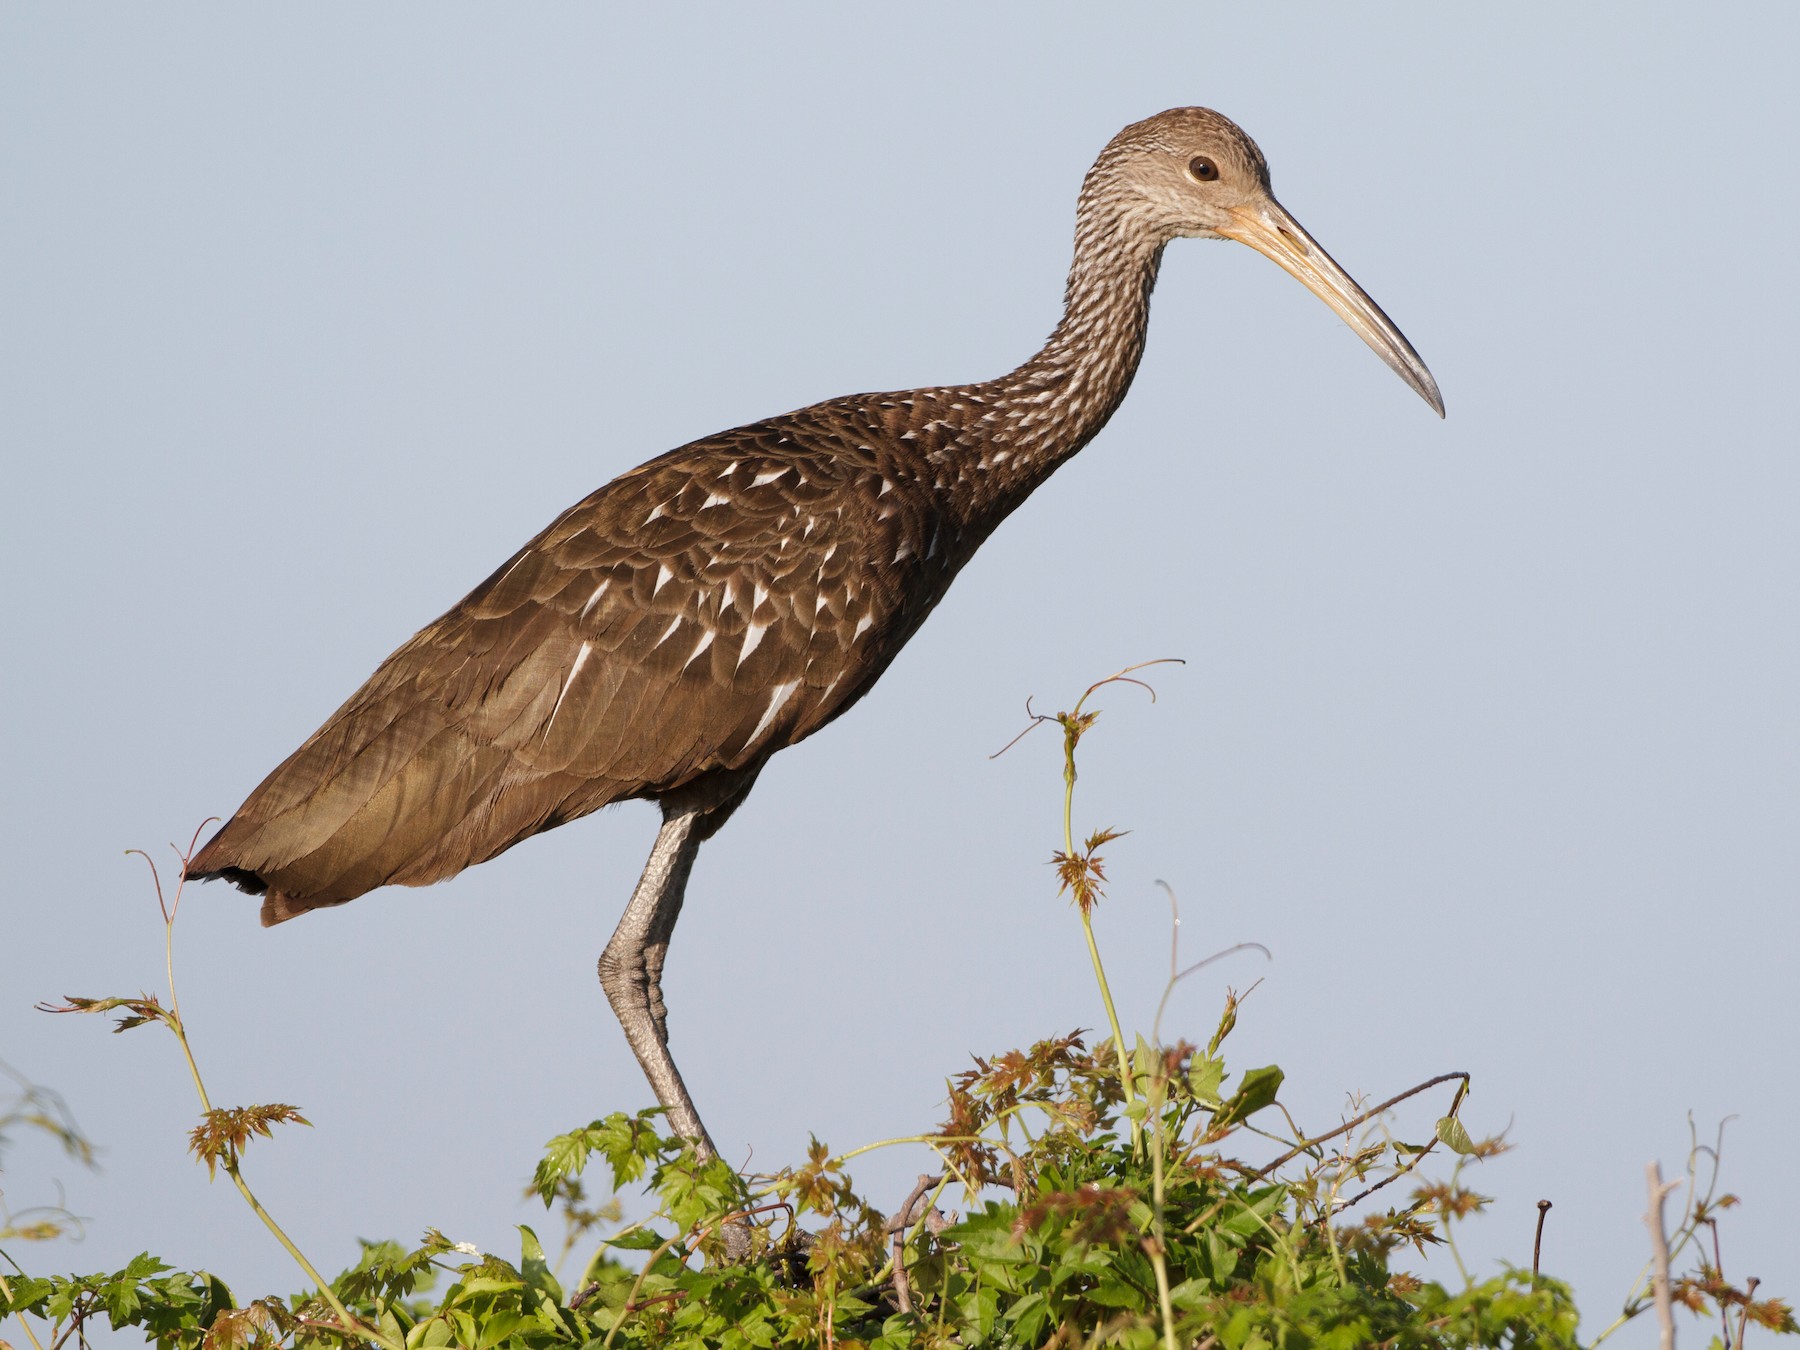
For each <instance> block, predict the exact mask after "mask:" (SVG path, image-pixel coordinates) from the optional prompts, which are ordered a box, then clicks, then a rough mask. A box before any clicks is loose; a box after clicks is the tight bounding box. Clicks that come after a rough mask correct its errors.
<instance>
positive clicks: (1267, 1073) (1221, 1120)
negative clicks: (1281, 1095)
mask: <svg viewBox="0 0 1800 1350" xmlns="http://www.w3.org/2000/svg"><path fill="white" fill-rule="evenodd" d="M1281 1080H1282V1072H1281V1070H1280V1069H1278V1068H1276V1067H1275V1066H1274V1065H1273V1064H1270V1065H1268V1066H1267V1067H1266V1068H1261V1069H1251V1070H1249V1071H1248V1072H1246V1073H1245V1074H1244V1076H1243V1078H1242V1080H1241V1081H1240V1082H1239V1083H1238V1090H1237V1091H1236V1092H1234V1093H1232V1094H1231V1100H1230V1101H1228V1102H1226V1103H1225V1105H1224V1106H1223V1107H1221V1108H1220V1109H1219V1111H1218V1114H1217V1115H1215V1116H1214V1117H1213V1123H1214V1124H1215V1125H1235V1124H1237V1123H1238V1122H1239V1121H1242V1120H1247V1119H1248V1118H1249V1117H1251V1116H1253V1115H1255V1114H1256V1113H1257V1112H1258V1111H1260V1110H1262V1109H1263V1107H1265V1106H1269V1105H1272V1104H1273V1103H1274V1101H1275V1094H1276V1093H1278V1092H1280V1091H1281Z"/></svg>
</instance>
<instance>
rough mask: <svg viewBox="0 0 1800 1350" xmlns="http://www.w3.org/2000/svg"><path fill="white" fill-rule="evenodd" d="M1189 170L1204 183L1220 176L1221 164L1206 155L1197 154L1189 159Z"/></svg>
mask: <svg viewBox="0 0 1800 1350" xmlns="http://www.w3.org/2000/svg"><path fill="white" fill-rule="evenodd" d="M1188 172H1189V173H1191V174H1193V175H1194V177H1196V178H1198V179H1199V180H1200V181H1201V182H1202V183H1210V182H1212V181H1213V180H1214V179H1215V178H1217V177H1218V176H1219V166H1218V165H1217V164H1214V163H1213V162H1212V161H1211V160H1210V159H1208V158H1207V157H1206V156H1205V155H1195V156H1194V157H1193V158H1192V159H1190V160H1189V161H1188Z"/></svg>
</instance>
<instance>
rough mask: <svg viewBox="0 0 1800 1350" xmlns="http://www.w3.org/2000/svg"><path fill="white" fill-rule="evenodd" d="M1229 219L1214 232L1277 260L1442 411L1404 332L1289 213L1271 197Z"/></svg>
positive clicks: (1433, 385) (1432, 383) (1434, 383)
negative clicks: (1228, 222) (1226, 223)
mask: <svg viewBox="0 0 1800 1350" xmlns="http://www.w3.org/2000/svg"><path fill="white" fill-rule="evenodd" d="M1231 218H1232V219H1231V223H1230V224H1229V225H1224V226H1221V227H1219V228H1218V233H1219V234H1222V235H1224V236H1225V237H1226V238H1227V239H1235V240H1237V241H1238V242H1239V243H1240V244H1248V245H1250V247H1251V248H1253V249H1255V250H1256V251H1257V252H1258V253H1260V254H1262V255H1263V256H1264V257H1265V258H1269V259H1272V260H1273V261H1274V262H1277V263H1279V264H1280V265H1281V266H1282V267H1283V268H1285V269H1286V270H1287V271H1288V272H1291V273H1292V274H1293V275H1294V276H1296V277H1298V278H1299V279H1300V280H1301V281H1302V282H1304V283H1305V285H1306V289H1307V290H1309V291H1311V292H1312V293H1313V294H1314V295H1316V296H1318V297H1319V299H1321V300H1323V301H1324V302H1325V303H1326V304H1328V305H1330V306H1331V307H1332V309H1334V310H1336V311H1337V314H1338V317H1339V318H1341V319H1342V320H1343V321H1344V322H1345V323H1347V324H1349V325H1350V327H1351V328H1353V329H1355V330H1356V333H1357V335H1358V336H1359V337H1361V338H1362V340H1363V341H1364V342H1366V343H1368V344H1369V346H1370V347H1371V348H1372V349H1373V350H1374V352H1375V355H1377V356H1379V357H1380V358H1381V359H1382V360H1383V361H1386V362H1387V363H1388V365H1389V366H1391V367H1392V368H1393V370H1394V373H1395V374H1396V375H1398V376H1399V377H1400V378H1401V379H1403V380H1405V381H1406V382H1407V383H1408V384H1410V385H1411V386H1412V387H1413V389H1414V391H1415V392H1417V394H1418V395H1419V397H1420V398H1422V399H1424V400H1425V401H1426V402H1427V403H1429V404H1430V405H1431V406H1432V408H1433V409H1434V410H1435V411H1436V412H1437V415H1438V416H1439V417H1442V416H1443V415H1444V400H1443V396H1442V395H1440V394H1439V393H1438V387H1437V381H1436V380H1434V379H1432V378H1431V372H1430V371H1429V370H1427V369H1426V368H1425V363H1424V362H1423V361H1421V360H1420V359H1419V354H1418V353H1417V352H1416V351H1414V350H1413V346H1412V343H1410V342H1408V341H1407V340H1406V335H1405V334H1403V333H1402V332H1401V331H1400V330H1399V329H1398V328H1396V327H1394V321H1393V320H1392V319H1390V318H1388V316H1387V315H1385V314H1383V313H1382V312H1381V306H1380V305H1378V304H1376V303H1375V302H1374V301H1373V300H1371V299H1369V296H1368V293H1367V292H1366V291H1364V290H1363V288H1362V287H1361V286H1358V285H1357V284H1356V283H1355V282H1354V281H1352V280H1351V279H1350V274H1349V273H1348V272H1346V271H1345V270H1344V269H1343V268H1341V267H1339V266H1338V265H1337V263H1335V262H1333V261H1332V257H1331V255H1330V254H1329V253H1327V252H1326V251H1325V250H1324V249H1322V248H1320V247H1319V243H1318V241H1317V240H1316V239H1314V238H1313V237H1312V236H1311V235H1310V234H1308V233H1307V232H1306V231H1305V230H1304V229H1302V228H1301V227H1300V222H1299V221H1297V220H1295V219H1294V218H1293V217H1292V216H1290V215H1289V214H1288V213H1287V211H1286V209H1285V208H1283V207H1282V205H1281V203H1280V202H1278V201H1276V200H1275V199H1274V198H1273V197H1265V198H1263V199H1262V200H1261V201H1258V202H1254V203H1252V204H1250V205H1247V206H1240V207H1237V208H1234V209H1233V210H1232V212H1231Z"/></svg>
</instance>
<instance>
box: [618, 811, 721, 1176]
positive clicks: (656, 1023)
mask: <svg viewBox="0 0 1800 1350" xmlns="http://www.w3.org/2000/svg"><path fill="white" fill-rule="evenodd" d="M701 820H702V816H701V814H700V813H699V812H698V811H694V810H688V811H681V812H678V813H676V814H674V815H671V816H669V817H668V818H667V819H665V820H664V821H663V827H662V830H661V831H660V832H659V833H658V834H657V836H656V845H655V847H653V848H652V849H651V850H650V861H649V862H648V863H647V864H645V866H644V875H643V876H641V877H640V878H638V884H637V889H636V890H634V891H633V892H632V893H631V903H630V904H629V905H627V906H626V907H625V915H624V917H623V918H621V919H620V920H619V926H618V928H617V929H616V930H615V931H614V933H613V935H612V941H610V942H608V943H607V944H606V950H605V951H604V952H602V953H601V955H600V987H601V988H603V989H604V990H606V997H607V1001H608V1002H610V1003H611V1004H612V1007H613V1012H615V1013H617V1014H618V1018H619V1025H620V1026H622V1027H624V1028H625V1039H626V1040H627V1041H629V1042H630V1043H631V1049H632V1052H633V1053H634V1054H635V1055H637V1060H638V1063H639V1064H640V1065H641V1066H642V1067H643V1070H644V1077H646V1078H648V1079H649V1080H650V1088H651V1091H653V1092H655V1093H656V1100H657V1101H659V1102H661V1103H662V1104H663V1106H664V1108H666V1109H667V1111H668V1116H669V1124H670V1125H671V1126H673V1127H674V1130H675V1132H676V1133H677V1134H679V1135H681V1136H682V1137H683V1138H686V1139H692V1140H693V1141H694V1143H695V1145H696V1147H697V1149H698V1151H699V1153H700V1155H701V1156H702V1157H703V1158H712V1157H716V1156H717V1154H718V1150H717V1149H715V1148H714V1147H713V1142H712V1139H711V1137H710V1136H708V1134H707V1133H706V1126H704V1125H703V1124H701V1123H700V1113H699V1112H698V1111H697V1110H695V1109H694V1101H693V1098H691V1097H689V1096H688V1090H687V1086H686V1085H685V1084H684V1083H683V1082H682V1081H681V1071H680V1070H679V1069H677V1068H676V1067H675V1060H674V1058H673V1057H672V1056H671V1055H670V1054H669V1045H668V1009H667V1008H666V1007H665V1006H664V1004H663V996H662V968H663V959H664V957H665V956H667V954H668V950H669V935H670V933H671V932H673V931H674V928H675V920H676V919H677V918H678V917H679V916H680V914H681V898H682V893H683V892H684V891H685V890H686V889H687V879H688V873H689V872H690V871H691V870H692V869H693V866H694V855H695V854H697V853H698V852H699V851H700V841H701V840H702V839H704V838H706V837H707V836H708V835H710V834H711V833H712V831H711V830H701V829H700V828H699V825H700V822H701Z"/></svg>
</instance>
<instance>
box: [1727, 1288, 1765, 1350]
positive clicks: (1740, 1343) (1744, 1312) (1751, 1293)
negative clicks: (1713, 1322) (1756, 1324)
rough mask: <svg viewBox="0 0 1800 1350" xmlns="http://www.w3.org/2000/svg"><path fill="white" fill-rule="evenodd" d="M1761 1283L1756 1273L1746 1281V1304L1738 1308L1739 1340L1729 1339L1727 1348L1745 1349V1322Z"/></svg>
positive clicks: (1732, 1349)
mask: <svg viewBox="0 0 1800 1350" xmlns="http://www.w3.org/2000/svg"><path fill="white" fill-rule="evenodd" d="M1761 1283H1762V1281H1761V1280H1759V1279H1757V1278H1756V1276H1754V1275H1752V1276H1751V1277H1750V1278H1749V1279H1747V1280H1745V1281H1744V1306H1743V1307H1742V1308H1740V1309H1738V1334H1737V1341H1736V1342H1735V1343H1733V1342H1731V1341H1727V1342H1726V1347H1727V1350H1744V1324H1745V1323H1747V1322H1748V1321H1749V1320H1750V1303H1751V1300H1753V1299H1754V1298H1755V1297H1756V1286H1757V1285H1759V1284H1761Z"/></svg>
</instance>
